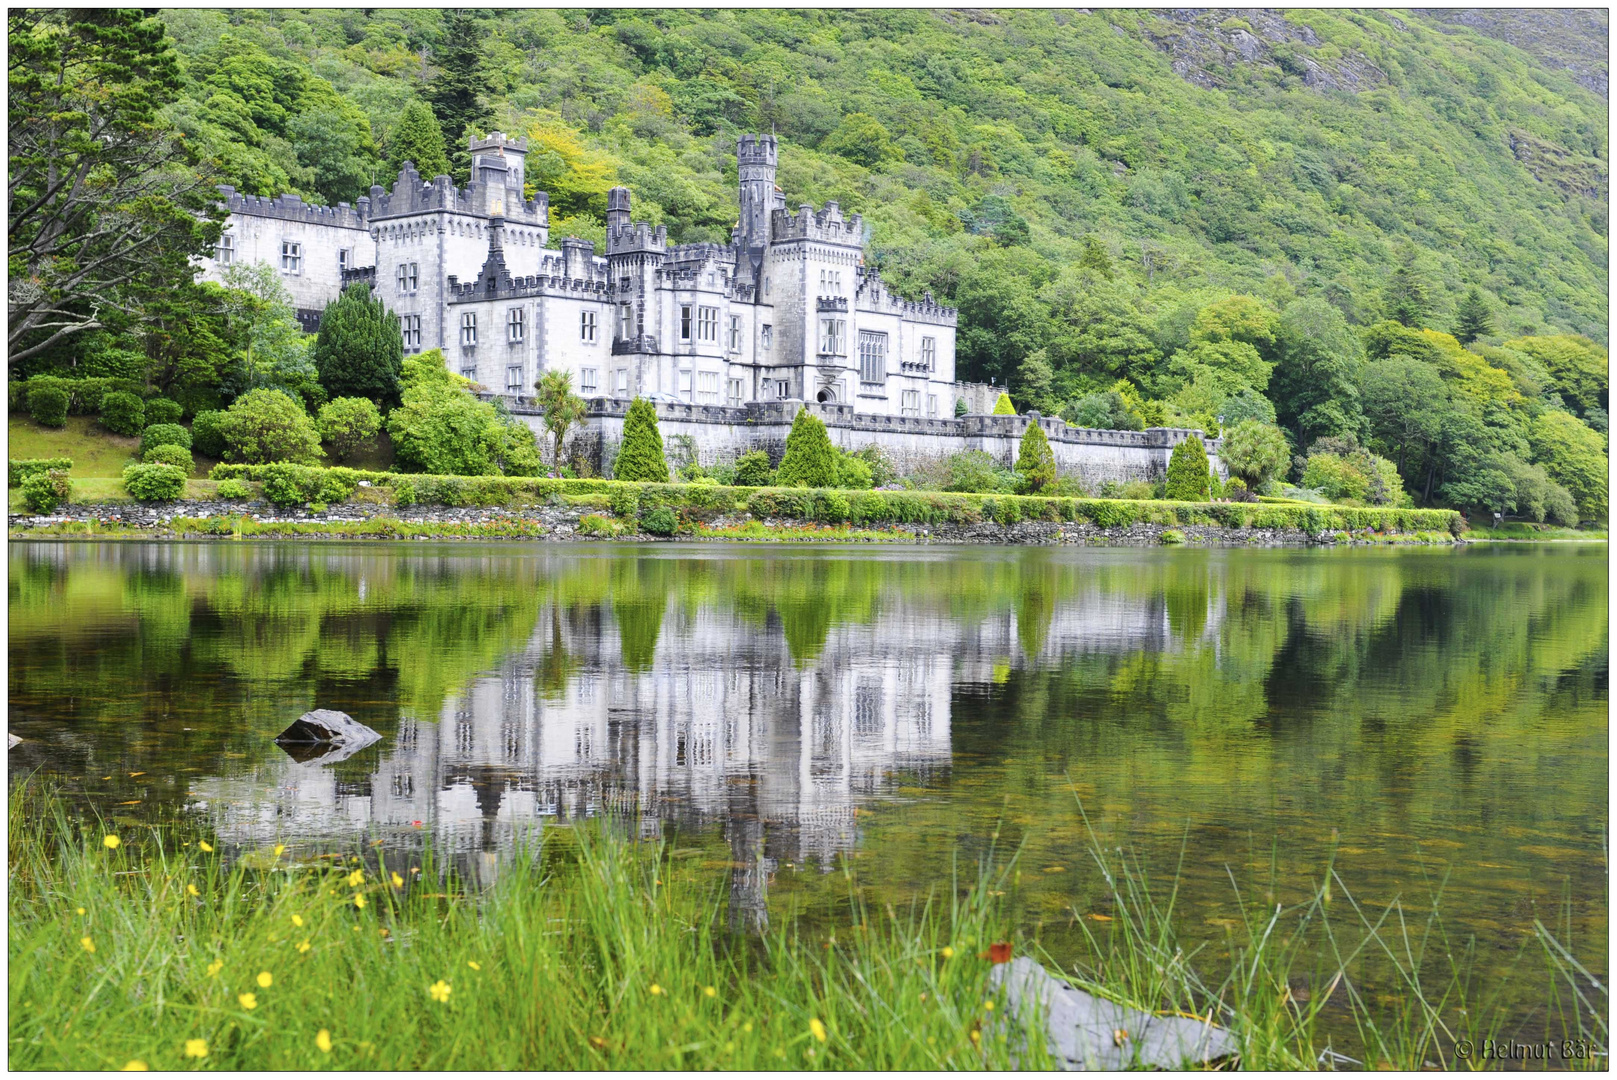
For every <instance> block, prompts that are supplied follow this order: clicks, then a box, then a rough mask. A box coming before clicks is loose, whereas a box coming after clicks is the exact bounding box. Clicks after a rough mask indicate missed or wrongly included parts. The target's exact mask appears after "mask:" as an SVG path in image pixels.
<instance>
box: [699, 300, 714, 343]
mask: <svg viewBox="0 0 1617 1080" xmlns="http://www.w3.org/2000/svg"><path fill="white" fill-rule="evenodd" d="M696 337H697V340H698V341H717V340H719V309H718V308H716V307H700V308H697V309H696Z"/></svg>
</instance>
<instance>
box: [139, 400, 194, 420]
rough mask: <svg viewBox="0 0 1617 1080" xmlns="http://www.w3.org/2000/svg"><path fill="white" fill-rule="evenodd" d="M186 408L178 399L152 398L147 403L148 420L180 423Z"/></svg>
mask: <svg viewBox="0 0 1617 1080" xmlns="http://www.w3.org/2000/svg"><path fill="white" fill-rule="evenodd" d="M184 415H185V410H184V409H182V408H181V407H180V403H179V402H177V401H170V400H168V398H152V400H150V401H148V402H147V403H146V422H147V423H148V424H178V423H179V422H180V417H182V416H184Z"/></svg>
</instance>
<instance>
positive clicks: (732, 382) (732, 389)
mask: <svg viewBox="0 0 1617 1080" xmlns="http://www.w3.org/2000/svg"><path fill="white" fill-rule="evenodd" d="M724 391H725V394H724V397H725V401H726V402H727V403H728V404H729V406H730V407H731V408H732V409H734V408H739V407H740V405H741V380H740V379H726V380H725V381H724Z"/></svg>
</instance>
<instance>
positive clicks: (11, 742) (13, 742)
mask: <svg viewBox="0 0 1617 1080" xmlns="http://www.w3.org/2000/svg"><path fill="white" fill-rule="evenodd" d="M6 739H7V740H9V741H8V742H7V743H6V749H7V750H10V749H11V748H12V747H13V746H16V745H17V744H18V743H20V742H22V740H21V739H19V738H17V736H15V735H13V734H12V733H11V732H9V731H8V732H6Z"/></svg>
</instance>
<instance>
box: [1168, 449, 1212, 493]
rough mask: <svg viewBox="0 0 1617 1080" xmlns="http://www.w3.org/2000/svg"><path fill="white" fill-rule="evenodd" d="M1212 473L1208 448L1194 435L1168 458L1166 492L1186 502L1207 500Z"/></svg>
mask: <svg viewBox="0 0 1617 1080" xmlns="http://www.w3.org/2000/svg"><path fill="white" fill-rule="evenodd" d="M1211 482H1212V474H1211V473H1210V472H1209V471H1208V468H1207V448H1206V447H1205V446H1203V445H1202V441H1201V440H1200V439H1198V438H1197V437H1196V436H1194V435H1192V436H1190V438H1188V439H1186V440H1185V441H1184V442H1182V443H1180V444H1179V445H1178V446H1176V447H1174V448H1173V455H1172V456H1171V457H1169V458H1168V486H1167V490H1166V491H1165V492H1164V494H1166V495H1167V497H1168V498H1170V499H1178V500H1182V501H1184V502H1205V501H1207V498H1208V495H1209V490H1210V488H1211V486H1212V485H1211Z"/></svg>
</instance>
